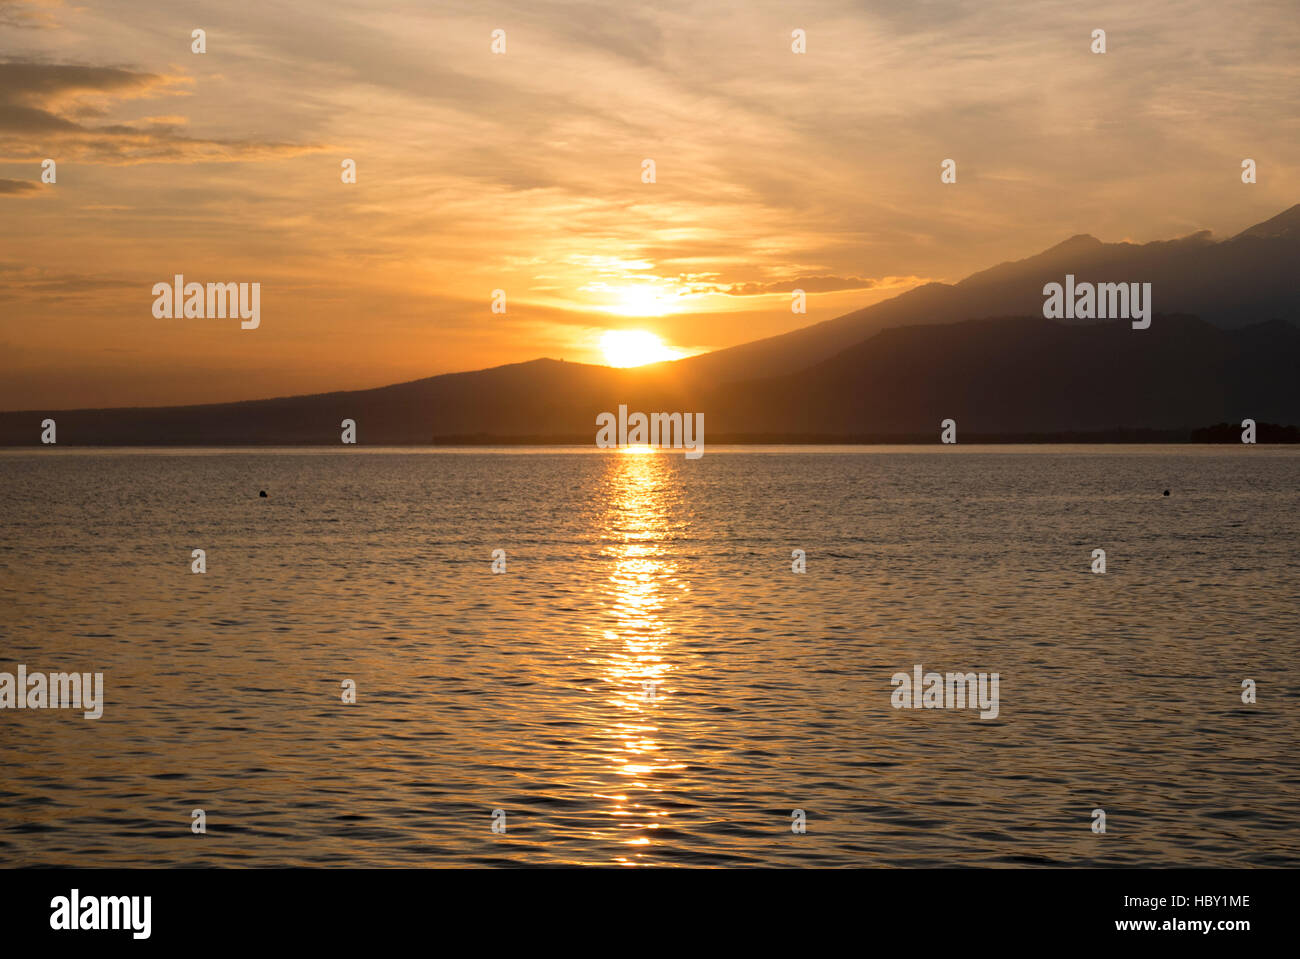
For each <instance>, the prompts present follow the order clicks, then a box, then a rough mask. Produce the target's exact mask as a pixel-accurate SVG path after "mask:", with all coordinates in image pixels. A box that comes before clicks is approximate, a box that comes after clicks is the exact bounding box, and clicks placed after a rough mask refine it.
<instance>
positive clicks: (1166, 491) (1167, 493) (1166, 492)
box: [262, 490, 1169, 496]
mask: <svg viewBox="0 0 1300 959" xmlns="http://www.w3.org/2000/svg"><path fill="white" fill-rule="evenodd" d="M262 495H263V496H265V495H266V494H265V493H263V494H262ZM1165 495H1166V496H1168V495H1169V490H1165Z"/></svg>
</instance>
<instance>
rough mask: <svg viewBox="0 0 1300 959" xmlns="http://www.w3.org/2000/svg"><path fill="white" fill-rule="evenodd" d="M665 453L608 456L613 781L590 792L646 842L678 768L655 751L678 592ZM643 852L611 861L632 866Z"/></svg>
mask: <svg viewBox="0 0 1300 959" xmlns="http://www.w3.org/2000/svg"><path fill="white" fill-rule="evenodd" d="M668 460H669V457H668V456H666V455H654V456H617V457H611V458H610V459H609V467H608V468H609V471H610V472H609V475H608V477H607V482H608V491H609V495H608V504H609V509H608V513H607V516H606V535H607V536H608V538H609V548H610V550H611V552H612V554H613V561H614V565H613V569H612V570H611V572H610V574H609V578H608V597H607V598H608V607H609V608H608V614H609V618H610V622H609V627H610V628H608V629H605V630H604V639H605V641H606V642H605V649H606V657H605V659H604V661H603V663H602V666H603V675H602V679H603V680H604V682H605V683H606V684H607V688H608V695H609V698H608V700H607V705H608V706H609V708H610V710H611V713H610V719H609V728H608V729H607V731H606V736H607V737H608V738H609V739H611V740H613V741H614V742H616V743H618V744H619V745H618V746H616V747H615V748H614V749H613V750H612V752H611V754H610V759H611V760H612V763H611V769H610V772H611V773H612V774H613V775H614V776H615V777H617V779H616V780H615V781H618V782H619V783H620V785H619V786H618V787H617V788H616V789H615V790H611V791H610V793H607V794H604V795H598V797H597V798H599V799H602V800H603V801H605V802H607V803H609V804H610V807H609V809H608V812H609V813H610V814H611V815H613V816H614V817H616V819H617V820H618V821H619V835H618V837H617V841H618V842H619V843H622V844H624V845H627V846H632V847H649V846H653V844H654V842H655V840H654V838H653V831H654V830H655V829H658V828H659V827H660V825H662V823H663V820H664V818H665V817H666V815H667V813H666V812H665V811H664V810H662V809H660V808H657V805H656V803H655V798H656V796H658V795H659V794H661V793H662V792H663V791H664V789H665V784H664V782H663V781H662V778H661V776H662V774H663V773H664V772H666V771H669V770H676V769H681V768H683V766H682V764H680V763H673V762H671V761H668V760H665V759H664V758H663V757H662V756H661V755H660V750H661V747H660V742H659V737H658V733H659V727H658V724H657V722H656V716H657V714H658V713H659V711H660V710H662V709H665V708H669V707H668V703H669V702H671V695H672V678H673V674H674V672H675V670H676V669H677V668H678V667H677V666H675V665H674V663H673V662H672V660H671V654H672V651H673V636H672V627H671V626H670V625H669V618H668V615H667V612H666V605H667V603H668V602H670V601H671V595H670V594H672V593H676V592H680V591H683V590H684V589H685V585H684V584H683V583H682V582H681V581H680V580H679V579H678V576H677V572H678V570H677V565H676V562H675V561H674V560H673V559H672V556H671V554H670V553H669V551H668V549H667V547H666V546H665V543H664V541H665V538H666V536H667V534H668V533H669V532H670V531H671V529H672V528H673V527H674V525H675V523H676V520H675V518H674V515H673V512H674V511H673V506H674V500H675V495H676V494H675V492H674V490H673V477H672V473H671V466H670V464H669V462H668ZM640 858H641V854H640V853H637V852H630V854H629V855H627V856H618V857H616V859H615V861H617V862H620V863H624V864H628V865H634V864H636V863H637V862H638V861H640Z"/></svg>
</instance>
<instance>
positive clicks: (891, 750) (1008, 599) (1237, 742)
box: [0, 447, 1300, 866]
mask: <svg viewBox="0 0 1300 959" xmlns="http://www.w3.org/2000/svg"><path fill="white" fill-rule="evenodd" d="M1298 481H1300V450H1287V449H1279V448H1266V447H1260V448H1199V449H1187V448H1141V449H1138V448H1132V447H1109V448H1099V447H1087V448H1070V447H1056V448H1050V449H1049V448H1039V449H1032V450H1026V449H1015V448H999V449H988V448H985V449H980V448H971V447H957V448H955V449H952V450H943V451H939V450H936V449H934V448H928V449H922V448H911V449H897V450H890V449H872V450H856V451H846V450H821V451H808V450H767V451H754V450H748V451H729V450H723V449H720V448H714V449H710V450H708V452H707V454H706V455H705V456H704V458H703V459H701V460H697V461H686V460H684V459H683V458H682V457H681V456H680V455H668V454H664V455H657V454H656V455H635V454H627V453H595V452H586V451H582V452H579V451H569V452H564V451H558V452H557V451H530V452H500V451H497V452H491V451H488V452H484V451H474V452H465V451H443V452H398V451H342V450H339V451H320V450H317V451H238V452H199V451H173V452H156V451H155V452H87V451H76V450H48V451H46V450H42V451H26V452H18V451H12V452H6V453H3V454H0V501H2V502H3V504H4V506H3V514H2V515H3V539H2V541H0V670H4V671H9V672H13V671H15V669H16V666H17V664H19V663H25V664H27V666H28V668H29V669H30V670H42V671H58V670H64V669H69V670H72V669H75V670H86V671H92V672H93V671H102V672H103V673H104V674H105V699H106V701H107V702H106V705H105V709H104V716H103V718H102V719H99V720H98V721H88V720H85V719H83V718H81V714H80V713H79V712H78V713H74V712H72V711H70V710H22V711H17V710H4V711H3V712H0V861H3V862H4V863H5V864H6V865H30V864H59V865H173V864H176V865H228V866H233V865H245V866H269V865H355V866H359V865H421V864H429V865H486V864H557V863H582V864H618V863H628V864H659V865H662V864H670V865H782V866H791V865H818V866H826V865H837V866H838V865H861V866H895V865H910V866H917V865H920V866H933V865H1026V864H1028V865H1034V864H1044V865H1046V864H1053V865H1122V866H1151V865H1175V864H1178V865H1203V866H1241V865H1269V866H1282V865H1288V866H1296V865H1300V772H1298V763H1297V738H1298V737H1297V732H1298V730H1300V712H1298V711H1297V705H1298V703H1300V700H1298V695H1297V690H1296V685H1295V680H1294V676H1295V671H1294V669H1295V664H1296V662H1297V651H1298V649H1300V613H1298V612H1297V595H1300V548H1298V544H1300V538H1298V534H1300V508H1298V507H1300V482H1298ZM1166 488H1167V489H1169V490H1170V496H1169V497H1168V498H1166V497H1164V496H1162V495H1161V494H1162V491H1163V490H1164V489H1166ZM262 489H265V490H266V491H267V492H268V494H269V497H268V498H267V499H260V498H259V497H258V495H257V494H258V491H259V490H262ZM1096 547H1101V548H1104V549H1105V550H1106V552H1107V564H1108V572H1107V574H1106V575H1104V576H1099V575H1093V574H1091V573H1090V571H1089V568H1090V563H1091V556H1090V554H1091V551H1092V550H1093V549H1094V548H1096ZM194 548H203V549H205V550H207V563H208V571H207V573H206V574H205V575H194V574H192V573H191V572H190V551H191V550H192V549H194ZM494 549H504V550H505V551H506V561H507V572H506V573H505V574H502V575H494V574H493V573H492V572H491V559H492V556H491V554H492V551H493V550H494ZM793 549H803V550H805V551H806V553H807V573H805V574H803V575H797V574H795V573H793V572H792V571H791V551H792V550H793ZM917 663H920V664H923V665H924V666H925V667H926V669H927V670H929V669H935V670H939V671H943V670H959V669H960V670H962V671H967V670H970V671H988V672H998V673H999V674H1000V676H1001V702H1000V715H999V716H998V717H997V718H996V719H991V720H981V719H979V718H978V715H977V714H976V713H975V712H973V711H969V710H942V709H929V710H895V709H893V708H891V706H890V694H891V692H892V687H891V685H890V677H891V676H892V675H893V673H895V672H898V671H910V670H911V668H912V666H913V665H914V664H917ZM1244 678H1252V679H1255V680H1256V681H1257V682H1258V686H1259V701H1258V703H1257V704H1255V705H1253V706H1251V705H1243V704H1242V702H1241V698H1240V693H1241V680H1242V679H1244ZM344 679H353V680H355V681H356V684H357V698H358V701H357V703H356V704H355V705H344V704H343V703H342V702H340V692H341V689H340V684H341V682H342V681H343V680H344ZM646 682H654V683H658V684H659V685H658V687H657V695H656V696H655V697H654V699H652V700H651V699H647V698H646V697H645V687H644V686H643V684H644V683H646ZM1095 807H1102V808H1104V809H1105V810H1106V813H1107V816H1108V821H1107V827H1108V830H1107V833H1106V835H1104V836H1098V835H1094V834H1093V833H1092V831H1091V829H1090V825H1091V823H1092V818H1091V811H1092V810H1093V809H1094V808H1095ZM195 808H202V809H204V810H206V813H207V821H208V832H207V834H206V835H201V836H200V835H193V834H192V833H191V831H190V813H191V810H193V809H195ZM796 808H798V809H803V810H804V811H805V812H806V815H807V829H808V831H807V834H806V835H795V834H793V833H792V832H791V829H790V824H791V813H792V810H794V809H796ZM494 809H502V810H504V811H505V814H506V826H507V832H506V833H505V834H503V835H497V834H493V832H492V831H491V824H492V810H494Z"/></svg>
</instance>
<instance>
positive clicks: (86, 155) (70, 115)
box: [0, 60, 322, 164]
mask: <svg viewBox="0 0 1300 959" xmlns="http://www.w3.org/2000/svg"><path fill="white" fill-rule="evenodd" d="M191 82H192V81H191V80H190V79H189V78H188V77H184V76H179V75H165V74H157V73H142V72H137V71H134V70H128V69H125V68H122V67H104V66H82V65H78V64H67V63H38V62H34V61H22V60H18V61H8V62H3V63H0V160H5V161H10V162H24V161H30V160H33V159H38V158H39V156H40V155H44V156H48V155H50V154H51V153H57V154H58V156H59V158H60V159H64V160H79V161H83V162H90V163H104V164H129V163H146V162H148V163H157V162H170V163H199V162H213V161H217V162H234V161H250V160H265V159H274V158H277V157H289V156H297V155H300V154H303V153H309V152H314V151H316V150H319V149H322V148H321V147H319V146H314V145H305V144H296V143H287V142H275V141H265V140H260V139H256V138H251V137H250V138H243V139H227V140H216V139H204V138H202V137H194V136H188V135H186V134H185V133H184V132H182V128H183V127H184V125H185V123H186V118H185V117H183V116H176V115H171V116H160V117H153V118H146V119H144V120H139V121H136V122H134V123H106V124H101V125H95V126H92V125H88V124H86V123H85V122H83V121H84V119H85V118H87V117H103V116H106V115H108V114H109V113H110V112H111V111H112V108H113V107H115V106H117V105H118V104H120V103H121V102H122V101H124V100H128V99H134V98H140V97H161V96H176V95H179V94H183V93H186V92H188V88H189V85H190V84H191ZM36 140H39V150H38V148H37V144H36V143H35V142H34V141H36Z"/></svg>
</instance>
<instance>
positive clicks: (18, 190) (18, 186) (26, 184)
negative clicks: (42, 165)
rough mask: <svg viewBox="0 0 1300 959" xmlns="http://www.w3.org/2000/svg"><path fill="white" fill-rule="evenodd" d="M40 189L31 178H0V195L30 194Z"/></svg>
mask: <svg viewBox="0 0 1300 959" xmlns="http://www.w3.org/2000/svg"><path fill="white" fill-rule="evenodd" d="M40 189H41V188H40V187H39V186H37V185H36V184H35V183H33V182H32V181H31V180H0V196H31V195H32V194H33V193H39V192H40Z"/></svg>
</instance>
